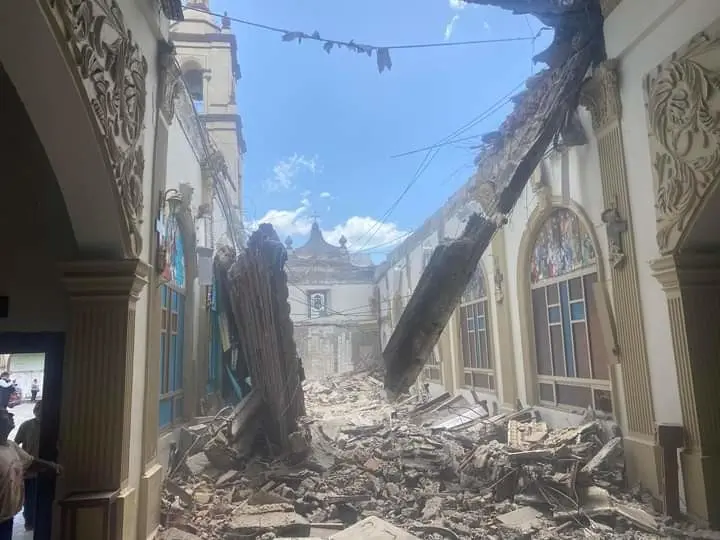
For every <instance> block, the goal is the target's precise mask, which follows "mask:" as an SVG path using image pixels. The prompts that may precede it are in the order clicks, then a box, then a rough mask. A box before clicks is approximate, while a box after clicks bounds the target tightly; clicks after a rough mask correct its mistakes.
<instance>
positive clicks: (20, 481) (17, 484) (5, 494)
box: [0, 409, 62, 540]
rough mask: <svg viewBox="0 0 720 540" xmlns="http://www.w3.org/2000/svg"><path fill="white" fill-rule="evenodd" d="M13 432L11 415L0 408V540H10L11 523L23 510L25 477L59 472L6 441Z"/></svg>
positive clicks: (55, 464) (56, 468)
mask: <svg viewBox="0 0 720 540" xmlns="http://www.w3.org/2000/svg"><path fill="white" fill-rule="evenodd" d="M13 429H15V421H14V419H13V414H12V413H9V412H8V411H7V410H3V409H0V540H11V539H12V533H13V520H14V519H15V515H16V514H17V513H18V512H20V510H22V507H23V503H24V499H25V482H24V480H25V475H26V474H28V473H33V472H37V473H39V474H42V473H44V472H52V473H54V474H60V473H61V472H62V468H61V467H60V465H58V464H57V463H51V462H49V461H44V460H42V459H37V458H34V457H33V456H31V455H30V454H28V453H27V452H26V451H25V450H23V449H22V448H20V447H19V446H18V445H17V443H15V442H14V441H11V440H9V439H8V436H9V435H10V432H12V430H13Z"/></svg>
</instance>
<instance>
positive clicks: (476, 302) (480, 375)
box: [460, 264, 495, 392]
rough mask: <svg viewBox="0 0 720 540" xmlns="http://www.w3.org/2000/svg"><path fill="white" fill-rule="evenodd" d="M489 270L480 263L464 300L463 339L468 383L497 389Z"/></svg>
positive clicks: (461, 312) (462, 306) (461, 306)
mask: <svg viewBox="0 0 720 540" xmlns="http://www.w3.org/2000/svg"><path fill="white" fill-rule="evenodd" d="M486 283H487V282H486V279H485V272H484V271H483V268H482V264H479V265H478V267H477V269H476V270H475V272H474V273H473V276H472V278H471V279H470V283H468V286H467V287H466V289H465V292H464V293H463V295H462V298H461V301H460V341H461V344H462V358H463V376H464V384H465V386H467V387H471V388H481V389H484V390H488V391H491V392H494V391H495V369H494V368H495V366H494V361H493V347H492V334H491V332H490V323H489V319H490V310H489V302H488V297H487V288H486Z"/></svg>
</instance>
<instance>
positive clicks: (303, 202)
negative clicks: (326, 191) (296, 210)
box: [300, 197, 310, 206]
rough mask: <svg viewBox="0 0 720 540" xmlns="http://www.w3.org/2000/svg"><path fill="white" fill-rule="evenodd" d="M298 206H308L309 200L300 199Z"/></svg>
mask: <svg viewBox="0 0 720 540" xmlns="http://www.w3.org/2000/svg"><path fill="white" fill-rule="evenodd" d="M300 204H301V205H302V206H310V199H308V198H307V197H305V198H304V199H301V200H300Z"/></svg>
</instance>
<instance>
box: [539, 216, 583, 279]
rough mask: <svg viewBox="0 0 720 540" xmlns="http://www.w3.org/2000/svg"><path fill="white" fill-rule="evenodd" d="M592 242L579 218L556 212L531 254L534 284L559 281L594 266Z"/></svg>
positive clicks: (540, 234) (549, 219) (547, 223)
mask: <svg viewBox="0 0 720 540" xmlns="http://www.w3.org/2000/svg"><path fill="white" fill-rule="evenodd" d="M595 259H596V255H595V247H594V246H593V241H592V238H591V237H590V234H589V233H588V231H587V230H585V227H584V226H583V225H582V223H580V220H579V219H578V217H577V215H575V213H574V212H573V211H572V210H569V209H567V208H557V209H555V210H554V211H553V213H552V214H550V216H549V217H548V219H547V221H545V224H544V225H543V227H542V228H541V229H540V232H539V233H538V236H537V239H536V240H535V247H534V249H533V252H532V260H531V265H530V280H531V282H532V283H537V282H538V281H541V280H544V279H548V278H556V277H560V276H563V275H566V274H570V273H572V272H575V271H578V270H582V269H583V268H588V267H590V266H592V265H594V264H595Z"/></svg>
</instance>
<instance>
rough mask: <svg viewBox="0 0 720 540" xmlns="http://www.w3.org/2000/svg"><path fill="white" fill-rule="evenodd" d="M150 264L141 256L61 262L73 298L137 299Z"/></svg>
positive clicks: (64, 278)
mask: <svg viewBox="0 0 720 540" xmlns="http://www.w3.org/2000/svg"><path fill="white" fill-rule="evenodd" d="M149 269H150V267H149V266H148V264H147V263H145V262H143V261H141V260H140V259H125V260H121V261H102V260H99V261H73V262H68V263H63V264H61V265H60V270H61V271H62V273H63V278H62V280H63V283H64V284H65V288H66V289H67V291H68V292H69V293H70V296H71V297H73V298H97V299H108V298H113V297H124V298H127V299H129V300H137V298H138V296H139V294H140V291H142V289H143V287H144V286H145V285H146V284H147V278H148V273H149Z"/></svg>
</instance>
